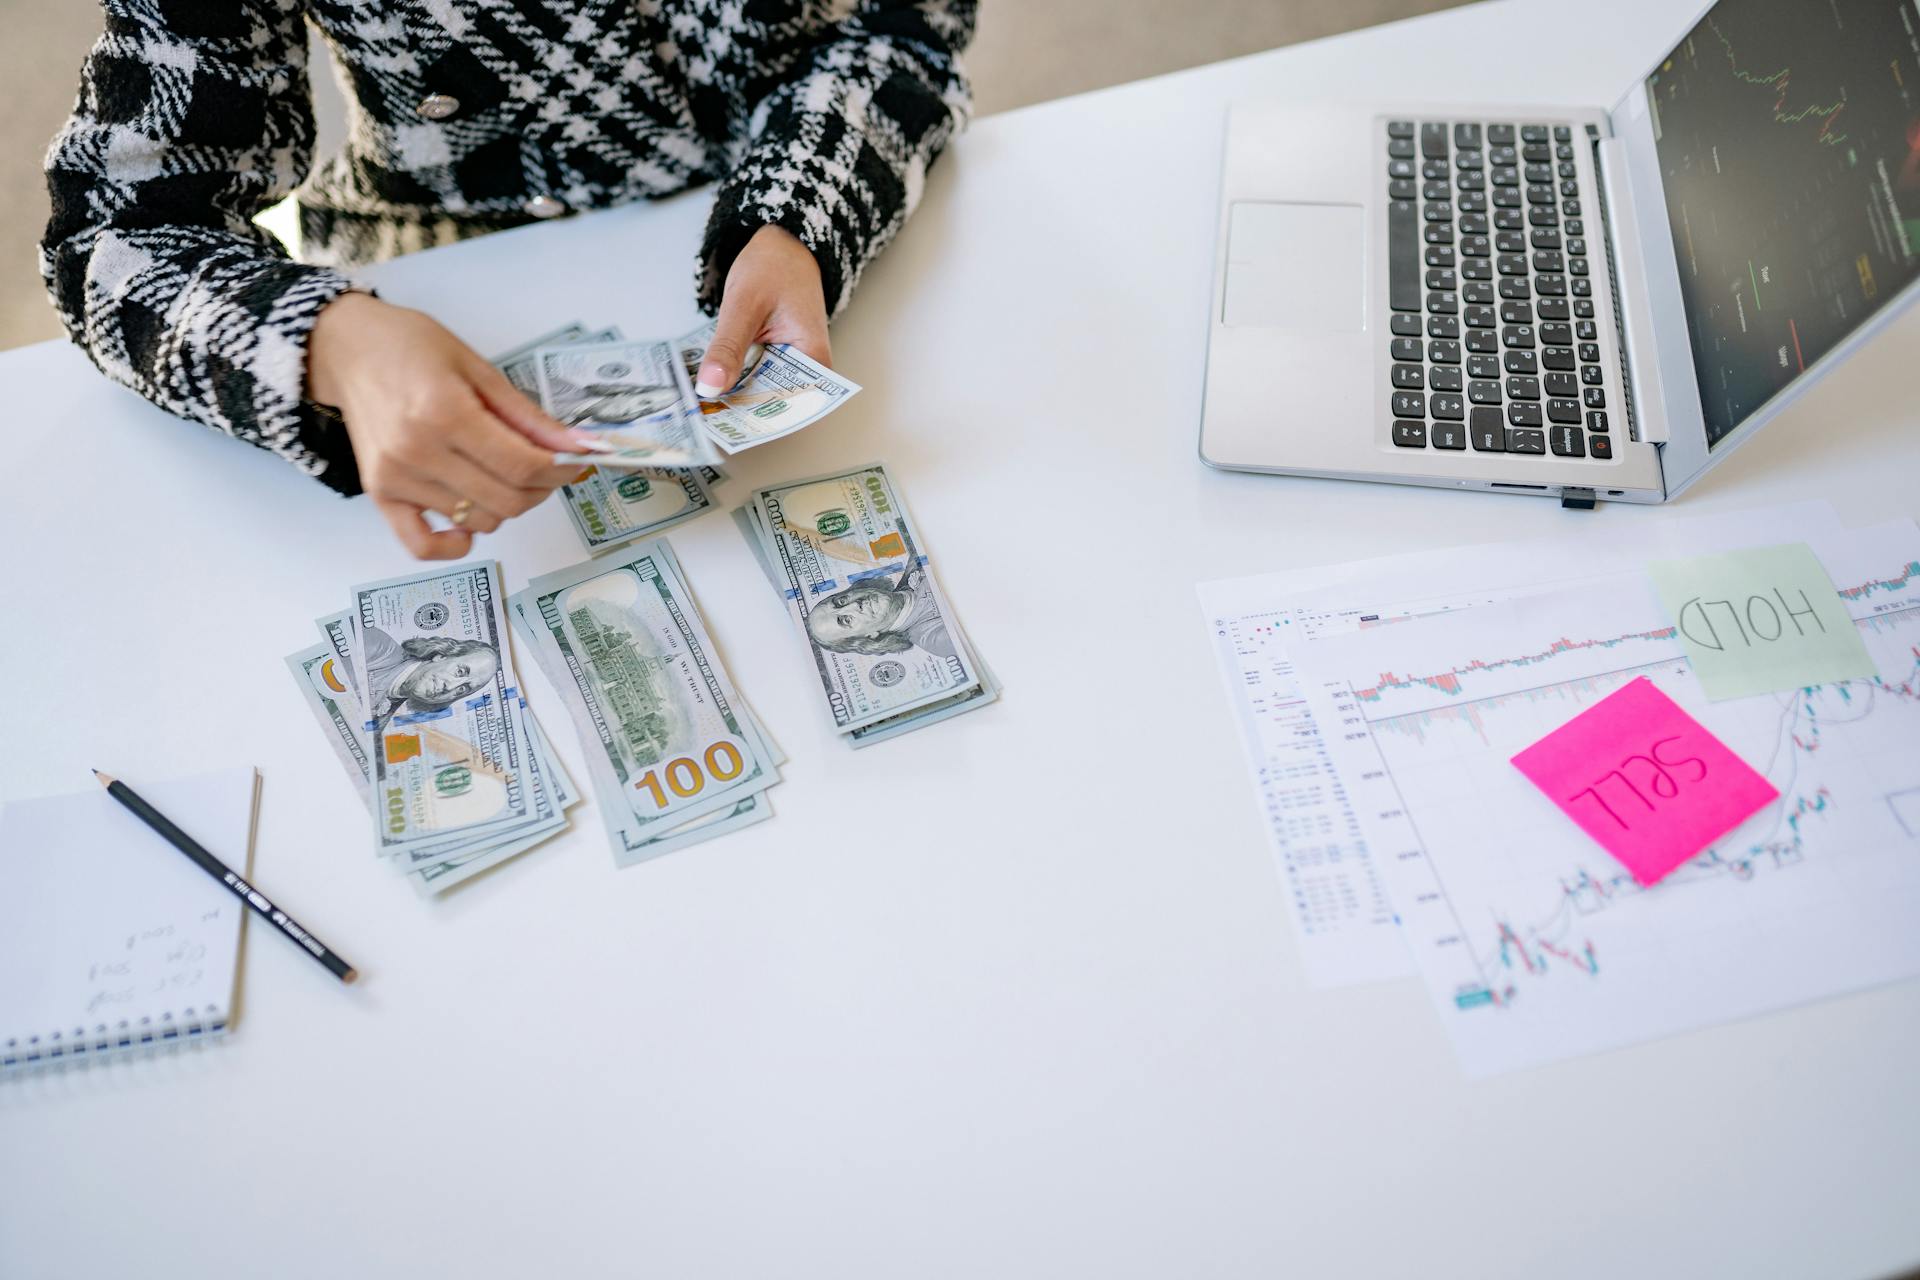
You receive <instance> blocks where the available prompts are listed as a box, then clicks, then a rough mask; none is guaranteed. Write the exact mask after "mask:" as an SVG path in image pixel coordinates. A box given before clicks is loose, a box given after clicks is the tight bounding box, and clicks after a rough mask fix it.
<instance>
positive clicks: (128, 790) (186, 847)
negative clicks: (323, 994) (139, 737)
mask: <svg viewBox="0 0 1920 1280" xmlns="http://www.w3.org/2000/svg"><path fill="white" fill-rule="evenodd" d="M93 776H94V777H96V778H98V779H100V785H101V786H103V787H105V788H106V789H107V794H108V795H110V796H112V797H113V798H114V799H115V800H118V801H119V802H120V803H121V804H123V805H125V806H126V807H127V809H128V811H129V812H131V813H132V814H133V816H134V817H136V818H138V819H140V821H142V822H144V823H146V824H147V825H148V826H150V827H152V828H153V829H154V830H155V831H157V832H159V833H160V837H161V839H163V840H165V841H166V842H167V843H168V844H170V845H172V846H173V847H174V848H176V849H178V850H179V851H180V852H182V853H184V854H186V855H187V857H189V858H191V859H193V861H194V863H195V865H197V866H198V867H199V868H200V869H201V870H202V871H204V872H206V873H207V874H208V875H210V876H212V877H213V878H214V879H215V880H218V881H219V882H220V883H221V884H224V885H225V886H227V888H228V889H229V890H231V891H232V893H233V896H234V897H236V898H238V899H240V901H242V902H244V903H246V904H247V905H248V906H250V907H252V908H253V909H254V910H255V911H258V912H259V913H260V914H261V915H263V916H265V917H266V918H267V919H268V920H269V921H271V922H272V923H273V927H274V928H276V929H278V930H279V931H280V932H282V933H284V934H286V935H287V936H288V937H289V938H292V939H293V940H294V941H295V942H297V943H298V944H300V949H301V950H302V951H305V952H306V953H307V954H308V955H310V956H312V957H313V958H314V959H315V960H318V961H319V962H320V963H321V964H323V965H325V966H326V967H327V972H328V973H331V974H332V975H333V976H334V977H336V978H338V979H340V981H342V982H352V981H353V980H354V979H355V978H357V977H359V976H360V974H359V972H358V971H357V970H356V969H354V967H353V966H352V965H350V964H348V963H347V962H346V961H345V960H342V959H341V958H340V957H339V956H337V955H335V954H333V952H332V951H329V950H328V949H327V944H326V943H324V942H322V941H320V939H318V938H316V937H314V936H313V935H312V934H311V933H308V932H307V931H306V930H305V929H304V928H302V927H301V925H300V922H299V921H297V920H295V919H294V918H293V917H292V916H290V915H288V914H287V913H286V912H284V911H282V910H281V909H280V908H278V907H276V906H274V905H273V903H271V902H269V901H267V895H266V894H264V893H261V892H260V891H259V890H258V889H256V888H254V887H253V886H252V885H250V884H248V883H247V882H246V881H245V880H243V879H241V878H240V875H239V873H238V872H236V871H235V870H234V869H233V868H232V867H229V866H228V865H227V864H226V863H224V862H222V861H220V859H218V858H216V857H214V856H213V855H212V854H210V853H208V852H207V851H206V850H205V849H203V848H201V847H200V844H199V842H198V841H196V840H195V839H194V838H193V837H192V836H190V835H188V834H187V833H186V832H184V831H182V830H181V829H180V828H178V827H176V826H174V825H173V824H172V823H171V822H169V821H167V815H165V814H164V813H161V812H160V811H159V810H158V809H156V808H154V807H153V806H152V805H150V804H148V803H147V802H146V801H145V800H142V799H141V798H140V794H139V793H138V792H137V791H135V790H134V789H133V788H132V787H130V786H128V785H127V784H126V783H124V782H121V781H119V780H118V779H117V778H115V777H113V776H112V775H111V774H106V773H102V772H100V771H99V770H98V769H95V770H94V771H93Z"/></svg>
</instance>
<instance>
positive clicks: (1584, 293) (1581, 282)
mask: <svg viewBox="0 0 1920 1280" xmlns="http://www.w3.org/2000/svg"><path fill="white" fill-rule="evenodd" d="M1573 296H1574V297H1576V298H1587V297H1591V296H1593V281H1591V280H1589V279H1587V278H1586V277H1585V276H1575V277H1574V278H1573Z"/></svg>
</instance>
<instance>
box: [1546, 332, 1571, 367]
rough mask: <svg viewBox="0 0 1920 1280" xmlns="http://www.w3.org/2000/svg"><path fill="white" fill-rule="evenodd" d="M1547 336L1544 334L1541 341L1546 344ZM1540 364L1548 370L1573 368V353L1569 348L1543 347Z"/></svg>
mask: <svg viewBox="0 0 1920 1280" xmlns="http://www.w3.org/2000/svg"><path fill="white" fill-rule="evenodd" d="M1546 340H1547V335H1546V334H1545V333H1544V332H1542V333H1541V335H1540V341H1542V342H1545V341H1546ZM1540 363H1541V364H1542V365H1543V366H1544V367H1546V368H1548V369H1571V368H1573V351H1572V349H1571V348H1569V347H1543V348H1541V351H1540Z"/></svg>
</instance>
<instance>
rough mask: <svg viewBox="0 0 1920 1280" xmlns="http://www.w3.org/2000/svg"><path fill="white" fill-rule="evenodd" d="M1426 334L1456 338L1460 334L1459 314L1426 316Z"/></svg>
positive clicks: (1430, 336) (1433, 336) (1435, 336)
mask: <svg viewBox="0 0 1920 1280" xmlns="http://www.w3.org/2000/svg"><path fill="white" fill-rule="evenodd" d="M1427 336H1428V337H1429V338H1457V337H1459V336H1460V317H1459V316H1428V317H1427Z"/></svg>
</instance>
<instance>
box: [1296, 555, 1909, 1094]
mask: <svg viewBox="0 0 1920 1280" xmlns="http://www.w3.org/2000/svg"><path fill="white" fill-rule="evenodd" d="M1905 529H1906V532H1905V534H1904V535H1899V534H1896V533H1893V532H1890V531H1888V530H1880V531H1866V532H1861V533H1853V534H1848V535H1844V536H1841V537H1838V538H1836V539H1833V540H1831V542H1830V543H1829V544H1827V545H1825V546H1822V545H1821V544H1819V543H1816V544H1815V546H1816V551H1817V552H1818V553H1819V554H1821V557H1822V560H1823V562H1824V563H1826V564H1827V566H1828V569H1829V572H1830V573H1831V574H1832V576H1833V577H1834V579H1835V581H1836V583H1839V584H1841V585H1840V586H1839V593H1840V596H1841V598H1842V600H1844V601H1846V602H1847V607H1848V609H1849V611H1850V612H1851V613H1852V615H1853V617H1854V621H1855V625H1856V626H1857V627H1858V628H1859V629H1860V631H1861V633H1862V637H1863V640H1864V641H1865V642H1866V644H1867V647H1868V650H1869V652H1870V653H1871V654H1872V656H1873V658H1874V660H1875V663H1876V666H1877V669H1878V671H1879V676H1878V678H1876V679H1872V680H1854V681H1847V682H1842V683H1835V684H1829V685H1821V686H1814V687H1810V688H1805V689H1799V690H1793V691H1789V692H1783V693H1779V694H1775V695H1770V696H1763V697H1755V698H1743V699H1736V700H1732V701H1728V702H1720V703H1710V702H1708V701H1707V700H1706V698H1705V696H1704V694H1703V693H1702V691H1701V689H1700V686H1699V683H1698V681H1697V679H1695V677H1694V675H1693V672H1692V668H1691V666H1690V664H1689V663H1688V662H1687V660H1686V658H1685V655H1684V653H1683V651H1682V649H1681V647H1680V645H1679V644H1678V642H1677V641H1676V640H1675V639H1674V636H1673V632H1672V628H1671V626H1670V624H1669V623H1668V622H1667V620H1666V619H1665V617H1664V616H1663V614H1662V613H1661V611H1660V609H1659V607H1658V604H1657V601H1655V600H1654V599H1653V597H1652V593H1651V591H1650V590H1649V589H1648V588H1647V586H1646V585H1645V583H1644V581H1643V580H1642V579H1641V578H1639V577H1638V576H1637V575H1635V576H1623V577H1621V578H1615V579H1606V580H1601V581H1599V582H1594V583H1588V584H1585V585H1583V586H1581V587H1580V588H1579V589H1577V590H1556V591H1549V592H1543V593H1538V594H1532V595H1527V596H1523V597H1519V598H1516V599H1513V600H1508V601H1504V602H1500V603H1494V604H1488V605H1486V606H1483V607H1481V608H1475V609H1465V610H1461V611H1458V612H1452V613H1447V614H1443V615H1436V616H1429V617H1424V618H1416V619H1412V620H1410V621H1408V622H1406V623H1403V624H1396V625H1381V626H1377V627H1372V628H1368V629H1365V630H1354V631H1349V632H1346V633H1344V634H1338V635H1325V636H1322V637H1321V638H1319V639H1316V640H1314V641H1311V642H1310V643H1307V644H1304V645H1300V644H1296V646H1295V648H1294V653H1295V658H1296V661H1297V663H1298V665H1299V670H1300V672H1301V673H1302V677H1303V686H1304V687H1305V688H1306V689H1307V690H1308V691H1309V699H1308V701H1309V705H1310V706H1311V707H1312V708H1313V711H1314V714H1315V716H1316V717H1317V718H1319V719H1320V721H1321V723H1322V724H1323V725H1338V726H1340V732H1338V733H1335V734H1329V735H1328V737H1329V744H1330V748H1331V750H1332V752H1333V755H1334V759H1335V763H1336V765H1337V767H1338V769H1339V772H1340V773H1341V774H1342V775H1343V776H1344V777H1347V778H1349V779H1354V780H1356V781H1355V783H1354V794H1353V802H1354V807H1355V809H1356V811H1357V812H1358V813H1359V815H1360V817H1361V821H1362V826H1363V830H1364V835H1365V838H1366V840H1367V842H1368V843H1369V845H1370V847H1371V848H1372V849H1373V850H1374V854H1375V860H1376V861H1377V862H1378V863H1380V864H1381V865H1382V866H1383V867H1385V868H1387V875H1388V880H1389V889H1390V891H1391V893H1392V896H1393V900H1394V903H1395V906H1396V908H1397V910H1398V912H1399V914H1400V917H1401V920H1402V924H1403V928H1404V929H1405V930H1406V932H1407V934H1408V941H1409V943H1410V946H1411V948H1412V950H1413V953H1414V955H1415V958H1416V962H1417V963H1418V964H1419V965H1420V968H1421V971H1422V973H1423V975H1424V976H1425V977H1426V979H1427V981H1428V984H1429V987H1430V989H1431V991H1432V994H1433V996H1434V998H1435V1001H1436V1003H1437V1004H1438V1005H1439V1006H1440V1008H1441V1010H1442V1012H1443V1016H1444V1017H1445V1018H1446V1020H1447V1022H1448V1023H1449V1025H1450V1027H1451V1029H1452V1031H1453V1034H1454V1038H1455V1043H1456V1045H1457V1046H1458V1047H1459V1049H1460V1051H1461V1054H1462V1057H1463V1059H1464V1060H1465V1061H1466V1063H1467V1065H1468V1066H1469V1068H1470V1069H1472V1070H1475V1071H1492V1070H1501V1069H1507V1068H1510V1067H1515V1066H1521V1065H1527V1064H1529V1063H1534V1062H1541V1061H1547V1060H1550V1059H1553V1058H1558V1057H1563V1056H1567V1055H1569V1054H1574V1053H1580V1052H1587V1051H1592V1050H1596V1049H1601V1048H1607V1047H1611V1046H1614V1045H1618V1044H1623V1043H1629V1042H1632V1041H1636V1040H1641V1039H1647V1038H1651V1037H1654V1036H1658V1035H1664V1034H1669V1033H1672V1032H1675V1031H1680V1030H1685V1029H1689V1028H1692V1027H1697V1026H1700V1025H1704V1024H1708V1023H1713V1022H1719V1021H1725V1020H1727V1019H1730V1018H1735V1017H1741V1016H1745V1015H1748V1014H1751V1013H1756V1012H1760V1011H1762V1010H1765V1009H1769V1008H1775V1007H1780V1006H1782V1005H1785V1004H1791V1003H1796V1002H1799V1001H1803V1000H1808V999H1814V998H1818V997H1820V996H1823V995H1827V994H1830V993H1832V992H1834V991H1838V990H1847V989H1851V988H1855V987H1859V986H1864V985H1869V984H1871V983H1874V982H1880V981H1887V980H1890V979H1892V978H1897V977H1903V976H1908V975H1911V974H1914V973H1916V972H1920V943H1916V942H1915V940H1914V934H1915V931H1914V930H1913V928H1912V925H1911V921H1912V919H1913V913H1914V912H1915V911H1917V910H1920V838H1916V836H1915V835H1914V833H1913V831H1912V830H1911V829H1910V827H1911V825H1912V824H1911V819H1910V817H1909V815H1910V814H1911V813H1912V812H1913V811H1914V806H1913V802H1912V800H1911V797H1913V796H1915V795H1920V572H1916V570H1920V563H1916V557H1915V556H1914V555H1913V552H1914V550H1915V547H1914V542H1915V538H1914V536H1913V534H1912V532H1911V530H1912V526H1911V525H1907V526H1905ZM1638 676H1645V677H1647V678H1648V679H1650V680H1651V681H1652V682H1653V683H1654V684H1655V685H1657V686H1658V687H1659V688H1661V689H1662V690H1663V691H1664V692H1666V693H1667V694H1668V695H1669V696H1670V697H1672V698H1673V699H1674V700H1675V701H1676V702H1678V703H1680V705H1681V706H1682V707H1683V708H1685V709H1686V710H1687V711H1688V713H1689V714H1691V715H1693V716H1694V717H1695V718H1696V719H1698V720H1699V721H1701V723H1703V724H1705V725H1706V726H1707V727H1708V728H1709V729H1711V730H1712V731H1713V732H1714V734H1715V735H1716V736H1718V737H1720V738H1721V739H1722V740H1723V741H1724V742H1726V743H1727V745H1728V746H1729V747H1731V748H1732V749H1733V750H1734V751H1735V752H1736V753H1737V754H1738V755H1740V756H1741V757H1742V758H1743V759H1745V760H1746V761H1747V762H1748V763H1750V764H1752V765H1753V766H1754V768H1756V769H1758V770H1759V771H1760V772H1762V773H1763V774H1765V776H1766V777H1767V779H1768V780H1769V781H1770V782H1772V783H1773V785H1774V786H1775V787H1776V788H1777V789H1778V790H1779V792H1780V799H1779V800H1778V801H1776V802H1775V803H1773V804H1770V805H1768V806H1767V807H1766V808H1764V809H1763V810H1761V811H1760V812H1759V813H1757V814H1756V815H1754V816H1753V817H1752V818H1751V819H1749V820H1748V821H1747V822H1745V823H1743V824H1742V825H1741V826H1739V827H1738V828H1736V829H1735V830H1734V831H1732V832H1731V833H1729V834H1728V835H1727V836H1726V837H1725V838H1723V839H1722V840H1720V841H1719V842H1717V843H1716V844H1715V845H1714V846H1712V847H1711V848H1709V849H1707V850H1705V851H1703V852H1702V853H1701V854H1699V855H1698V856H1696V857H1695V858H1693V859H1692V860H1691V861H1690V862H1688V863H1687V864H1685V865H1684V866H1683V867H1682V868H1680V869H1679V870H1678V871H1676V872H1675V873H1674V874H1673V875H1671V876H1669V877H1668V878H1667V879H1666V880H1664V881H1662V882H1661V883H1660V884H1658V885H1656V886H1654V887H1653V888H1651V889H1643V888H1642V887H1640V886H1639V885H1638V884H1637V883H1635V882H1634V880H1633V879H1632V878H1631V877H1630V876H1628V875H1627V874H1626V872H1625V871H1624V869H1623V868H1621V867H1620V866H1619V865H1618V864H1617V863H1614V862H1613V861H1612V860H1611V859H1610V858H1609V857H1608V856H1607V855H1606V854H1605V853H1604V851H1602V850H1601V849H1600V847H1599V846H1598V845H1595V844H1593V843H1592V842H1591V841H1590V840H1588V839H1587V838H1586V837H1585V836H1584V834H1582V833H1581V832H1579V831H1578V829H1577V828H1574V827H1573V826H1572V825H1571V824H1569V823H1567V822H1566V820H1565V818H1564V816H1563V815H1561V814H1560V813H1559V812H1558V811H1557V810H1556V809H1554V808H1553V806H1552V805H1551V804H1550V803H1549V802H1548V801H1547V800H1546V799H1545V798H1544V797H1542V796H1540V795H1539V794H1538V793H1537V792H1536V791H1534V790H1533V788H1532V787H1531V785H1530V784H1528V783H1527V782H1526V781H1525V779H1524V778H1522V777H1521V776H1520V774H1519V772H1518V770H1516V769H1514V768H1513V767H1512V765H1511V763H1510V761H1511V757H1512V756H1513V755H1514V754H1515V753H1516V752H1517V751H1519V750H1521V749H1522V748H1524V747H1526V746H1528V745H1530V744H1532V743H1533V742H1535V741H1537V740H1538V739H1540V738H1541V737H1544V736H1545V735H1546V734H1548V733H1549V732H1551V731H1553V730H1554V729H1556V728H1558V727H1559V726H1560V725H1562V724H1564V723H1565V722H1566V721H1567V720H1569V719H1571V718H1572V717H1573V716H1574V715H1575V714H1577V713H1578V712H1579V711H1581V710H1583V709H1584V708H1585V707H1587V706H1589V705H1591V704H1592V703H1594V702H1595V701H1597V700H1599V699H1601V698H1604V697H1605V696H1606V695H1607V694H1609V693H1611V692H1613V691H1614V690H1615V689H1617V688H1619V687H1620V686H1621V685H1622V684H1624V683H1625V682H1626V681H1628V680H1631V679H1634V678H1635V677H1638ZM1838 939H1845V940H1847V941H1846V944H1845V945H1844V946H1840V945H1836V940H1838Z"/></svg>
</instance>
